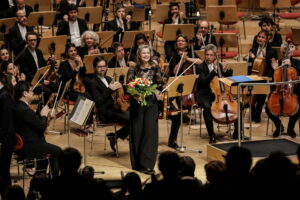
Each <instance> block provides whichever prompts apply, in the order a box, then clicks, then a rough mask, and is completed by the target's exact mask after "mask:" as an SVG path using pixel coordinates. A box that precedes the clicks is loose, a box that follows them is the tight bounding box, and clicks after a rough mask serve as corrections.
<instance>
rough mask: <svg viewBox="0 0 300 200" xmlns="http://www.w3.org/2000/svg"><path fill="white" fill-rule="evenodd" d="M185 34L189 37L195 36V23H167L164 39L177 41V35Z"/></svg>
mask: <svg viewBox="0 0 300 200" xmlns="http://www.w3.org/2000/svg"><path fill="white" fill-rule="evenodd" d="M179 34H184V35H186V36H187V37H188V38H189V39H190V38H194V37H195V28H194V24H165V26H164V31H163V40H165V41H175V40H176V37H177V35H179Z"/></svg>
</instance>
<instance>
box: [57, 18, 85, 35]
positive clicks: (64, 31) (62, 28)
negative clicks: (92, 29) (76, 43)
mask: <svg viewBox="0 0 300 200" xmlns="http://www.w3.org/2000/svg"><path fill="white" fill-rule="evenodd" d="M77 21H78V27H79V32H80V35H82V34H83V33H84V31H87V30H88V27H87V24H86V22H85V21H84V20H82V19H80V18H77ZM56 35H67V36H70V35H71V34H70V28H69V22H66V21H62V22H61V23H59V24H58V28H57V31H56Z"/></svg>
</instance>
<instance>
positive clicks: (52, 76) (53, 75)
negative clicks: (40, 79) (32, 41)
mask: <svg viewBox="0 0 300 200" xmlns="http://www.w3.org/2000/svg"><path fill="white" fill-rule="evenodd" d="M48 50H49V53H50V57H49V59H48V64H50V68H49V71H48V73H47V75H46V77H45V80H47V81H50V82H53V81H56V80H58V74H57V72H56V69H57V62H56V60H55V59H54V58H53V55H54V54H55V44H54V43H53V44H51V45H50V46H49V47H48Z"/></svg>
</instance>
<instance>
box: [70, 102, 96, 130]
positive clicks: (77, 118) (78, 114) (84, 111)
mask: <svg viewBox="0 0 300 200" xmlns="http://www.w3.org/2000/svg"><path fill="white" fill-rule="evenodd" d="M93 106H94V102H93V101H91V100H89V99H87V98H80V99H79V101H78V104H77V106H75V107H74V109H75V111H74V112H73V115H72V116H71V118H70V120H71V121H72V122H74V123H76V124H78V125H80V126H82V125H84V123H85V122H86V119H87V118H88V116H89V113H90V112H91V109H92V108H93Z"/></svg>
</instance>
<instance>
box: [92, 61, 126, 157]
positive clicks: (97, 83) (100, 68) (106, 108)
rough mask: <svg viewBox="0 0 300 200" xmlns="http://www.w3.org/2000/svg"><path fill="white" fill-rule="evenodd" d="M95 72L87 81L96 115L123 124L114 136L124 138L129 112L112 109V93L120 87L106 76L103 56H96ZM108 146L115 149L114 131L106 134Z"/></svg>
mask: <svg viewBox="0 0 300 200" xmlns="http://www.w3.org/2000/svg"><path fill="white" fill-rule="evenodd" d="M93 66H94V70H95V74H94V76H93V77H92V79H91V80H90V82H89V85H90V87H91V95H92V99H93V100H94V102H95V104H96V108H97V111H98V116H99V118H100V120H101V121H103V122H106V123H111V122H114V123H118V124H121V125H124V126H123V127H122V128H121V129H120V130H118V131H117V132H116V138H121V139H122V140H124V139H125V138H127V136H128V135H129V127H128V125H129V112H128V111H126V112H121V111H116V110H114V99H113V98H112V93H113V92H115V91H116V90H118V89H119V88H121V87H122V84H121V83H119V82H118V81H115V82H113V81H112V78H110V77H109V76H106V72H107V68H108V65H107V62H106V60H105V59H104V58H103V57H96V58H95V60H94V62H93ZM107 137H108V139H109V141H110V146H111V148H112V150H113V151H116V149H115V144H116V141H115V135H114V133H109V134H107Z"/></svg>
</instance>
